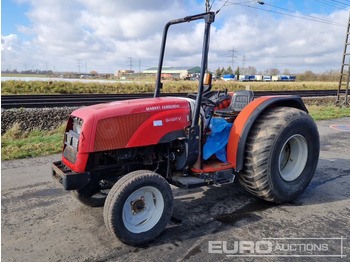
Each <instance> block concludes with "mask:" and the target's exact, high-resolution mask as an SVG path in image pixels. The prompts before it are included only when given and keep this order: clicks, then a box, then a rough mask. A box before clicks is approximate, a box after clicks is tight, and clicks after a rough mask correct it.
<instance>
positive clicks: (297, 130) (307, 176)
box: [239, 107, 320, 203]
mask: <svg viewBox="0 0 350 262" xmlns="http://www.w3.org/2000/svg"><path fill="white" fill-rule="evenodd" d="M319 151H320V142H319V134H318V131H317V126H316V124H315V122H314V121H313V119H312V118H311V117H310V116H309V115H308V114H307V113H306V112H304V111H301V110H299V109H296V108H290V107H275V108H272V109H269V110H267V111H265V112H263V114H262V115H261V116H260V117H259V118H258V119H257V121H256V123H255V124H254V126H253V127H252V129H251V131H250V133H249V136H248V140H247V143H246V148H245V163H244V168H243V170H242V172H241V173H240V175H239V181H240V183H241V185H242V186H243V187H244V188H245V189H246V190H247V191H248V192H250V193H252V194H253V195H255V196H257V197H260V198H263V199H265V200H268V201H273V202H277V203H282V202H288V201H291V200H293V199H295V198H297V197H298V196H299V195H300V194H301V193H302V192H303V191H304V190H305V188H306V187H307V186H308V185H309V183H310V181H311V179H312V177H313V175H314V173H315V170H316V167H317V163H318V157H319Z"/></svg>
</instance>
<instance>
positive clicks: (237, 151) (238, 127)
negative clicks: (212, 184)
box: [227, 96, 308, 172]
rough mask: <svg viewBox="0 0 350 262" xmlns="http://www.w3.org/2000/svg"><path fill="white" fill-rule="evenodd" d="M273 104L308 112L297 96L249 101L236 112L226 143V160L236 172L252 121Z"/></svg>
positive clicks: (260, 98)
mask: <svg viewBox="0 0 350 262" xmlns="http://www.w3.org/2000/svg"><path fill="white" fill-rule="evenodd" d="M275 106H286V107H294V108H298V109H300V110H303V111H305V112H307V113H308V110H307V109H306V107H305V105H304V103H303V101H302V100H301V98H300V97H299V96H263V97H259V98H257V99H255V100H253V101H252V102H251V103H249V104H248V105H247V106H246V107H245V108H244V109H243V110H242V111H241V112H240V113H239V114H238V116H237V118H236V120H235V122H234V124H233V126H232V129H231V132H230V137H229V141H228V144H227V161H228V162H229V163H232V164H233V166H234V167H235V169H236V171H237V172H239V171H240V170H242V168H243V163H244V149H245V144H246V141H247V138H248V135H249V132H250V129H251V128H252V126H253V124H254V122H255V121H256V119H257V118H258V117H259V115H260V114H261V113H262V112H264V111H265V110H266V109H268V108H270V107H275Z"/></svg>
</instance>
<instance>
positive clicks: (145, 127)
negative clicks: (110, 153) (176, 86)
mask: <svg viewBox="0 0 350 262" xmlns="http://www.w3.org/2000/svg"><path fill="white" fill-rule="evenodd" d="M191 101H193V100H191V99H186V98H174V97H161V98H146V99H135V100H124V101H116V102H111V103H106V104H98V105H93V106H89V107H85V108H81V109H78V110H76V111H74V112H73V113H72V116H74V117H77V118H79V119H81V120H83V121H82V122H83V124H82V127H81V133H80V137H79V150H78V151H79V153H89V152H98V151H106V150H114V149H118V148H126V147H138V146H147V145H152V144H157V143H159V142H160V141H163V140H164V137H165V136H169V134H171V133H172V132H175V131H178V130H184V128H185V127H186V126H188V125H190V121H191V119H190V118H191V117H190V116H191V106H190V104H191V103H192V102H191Z"/></svg>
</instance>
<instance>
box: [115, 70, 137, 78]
mask: <svg viewBox="0 0 350 262" xmlns="http://www.w3.org/2000/svg"><path fill="white" fill-rule="evenodd" d="M134 73H135V71H134V70H118V71H115V72H114V76H116V77H119V76H124V75H130V74H134Z"/></svg>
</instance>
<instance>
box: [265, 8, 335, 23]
mask: <svg viewBox="0 0 350 262" xmlns="http://www.w3.org/2000/svg"><path fill="white" fill-rule="evenodd" d="M265 5H266V6H270V7H274V8H276V9H280V10H284V11H287V12H290V13H296V14H299V15H302V16H305V17H307V18H310V19H312V21H314V20H313V19H315V20H319V21H320V22H325V23H330V24H334V25H339V23H337V22H335V21H332V20H328V19H324V18H320V17H316V16H312V15H306V14H303V13H301V12H297V11H295V10H289V9H286V8H283V7H279V6H275V5H270V4H265ZM298 17H299V16H298ZM300 18H302V17H300ZM315 22H317V21H315Z"/></svg>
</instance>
